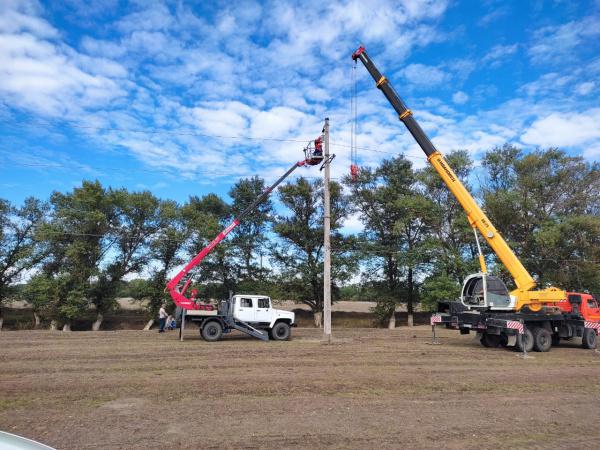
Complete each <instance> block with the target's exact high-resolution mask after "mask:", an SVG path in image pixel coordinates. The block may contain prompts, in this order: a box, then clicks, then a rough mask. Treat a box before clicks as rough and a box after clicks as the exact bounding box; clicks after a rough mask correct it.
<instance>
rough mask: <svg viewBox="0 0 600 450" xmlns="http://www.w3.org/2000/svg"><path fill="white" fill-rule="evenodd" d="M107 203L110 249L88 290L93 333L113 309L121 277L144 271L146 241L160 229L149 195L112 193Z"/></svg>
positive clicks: (148, 193)
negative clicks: (109, 208) (93, 314)
mask: <svg viewBox="0 0 600 450" xmlns="http://www.w3.org/2000/svg"><path fill="white" fill-rule="evenodd" d="M108 199H109V201H110V202H111V204H112V208H113V212H112V214H113V217H114V218H113V220H112V224H111V229H110V230H109V231H108V239H109V241H110V243H109V245H110V246H111V249H110V252H108V253H107V254H106V257H105V261H104V262H103V264H102V266H101V268H100V269H99V270H98V275H97V277H96V280H95V281H93V282H92V284H91V287H90V290H89V295H90V301H91V302H92V304H93V305H94V306H95V307H96V311H97V316H96V321H95V322H94V324H93V325H92V329H93V330H94V331H98V330H99V329H100V326H101V325H102V320H103V318H104V314H106V313H107V312H108V311H110V310H111V309H114V308H115V306H116V294H117V291H118V289H119V285H120V283H121V280H122V279H123V277H124V276H126V275H128V274H131V273H136V272H137V273H139V272H140V271H142V270H143V269H144V268H145V266H146V264H147V263H148V260H149V255H148V248H147V247H148V244H149V239H150V237H151V236H152V235H153V234H154V233H156V232H157V230H158V229H159V226H160V213H159V207H158V206H159V201H158V199H157V198H156V197H154V196H153V195H152V194H151V193H150V192H148V191H144V192H132V193H130V192H128V191H127V190H126V189H119V190H116V191H112V190H111V191H109V192H108Z"/></svg>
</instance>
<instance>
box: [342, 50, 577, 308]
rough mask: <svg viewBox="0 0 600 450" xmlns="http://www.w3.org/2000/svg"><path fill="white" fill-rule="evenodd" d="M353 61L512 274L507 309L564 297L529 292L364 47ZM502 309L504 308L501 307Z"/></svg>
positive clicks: (529, 282) (514, 262) (524, 277)
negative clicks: (510, 302) (364, 71)
mask: <svg viewBox="0 0 600 450" xmlns="http://www.w3.org/2000/svg"><path fill="white" fill-rule="evenodd" d="M352 59H354V61H357V60H360V61H361V62H362V63H363V65H364V66H365V68H366V69H367V71H368V72H369V74H370V75H371V76H372V77H373V79H374V80H375V83H376V86H377V88H379V89H380V90H381V91H382V92H383V94H384V95H385V97H386V98H387V100H388V101H389V102H390V104H391V105H392V107H393V108H394V109H395V110H396V113H398V118H399V119H400V120H401V121H402V122H403V123H404V125H405V126H406V128H408V131H409V132H410V133H411V134H412V136H413V137H414V139H415V140H416V141H417V143H418V144H419V146H420V147H421V149H422V150H423V151H424V152H425V155H427V160H428V161H429V163H430V164H431V165H432V166H433V167H434V168H435V170H436V171H437V173H438V174H439V175H440V177H441V178H442V180H443V181H444V183H445V184H446V186H448V189H450V192H452V194H453V195H454V197H455V198H456V199H457V200H458V202H459V203H460V205H461V206H462V208H463V210H464V211H465V212H466V214H467V217H468V219H469V223H470V224H471V226H472V227H473V228H475V229H477V230H479V232H480V233H481V235H482V236H483V237H484V238H485V240H486V241H487V243H488V244H489V246H490V247H491V249H492V250H493V251H494V253H495V254H496V255H497V256H498V258H499V259H500V261H502V263H503V264H504V266H505V267H506V268H507V269H508V271H509V272H510V274H511V275H512V277H513V279H514V281H515V285H516V286H517V289H515V290H514V291H512V292H511V293H510V295H511V296H513V297H514V298H515V299H516V302H515V303H514V306H511V309H513V308H514V309H515V310H517V311H518V310H520V309H521V308H522V307H524V306H527V307H528V308H529V309H530V310H532V311H539V310H540V309H541V308H542V307H543V304H544V303H547V302H555V301H560V300H564V299H565V298H566V293H565V291H563V290H560V289H557V288H554V287H552V288H547V289H541V290H536V291H533V290H532V289H533V288H534V287H535V286H536V283H535V281H534V279H533V277H532V276H531V275H530V274H529V272H528V271H527V269H525V267H524V266H523V264H522V263H521V261H520V260H519V258H517V256H516V255H515V253H514V252H513V251H512V249H511V248H510V246H509V245H508V244H507V243H506V241H505V240H504V239H503V238H502V236H501V235H500V233H499V232H498V230H496V228H495V227H494V226H493V225H492V223H491V222H490V220H489V219H488V217H487V216H486V215H485V213H484V212H483V211H482V209H481V208H480V207H479V205H478V204H477V202H476V201H475V199H474V198H473V196H472V195H471V194H470V193H469V191H467V189H466V188H465V186H464V185H463V184H462V183H461V181H460V180H459V179H458V177H457V176H456V174H455V173H454V171H453V170H452V168H451V167H450V165H449V164H448V162H447V161H446V160H445V159H444V157H443V155H442V154H441V153H440V152H439V151H438V150H437V149H436V148H435V146H434V145H433V143H432V142H431V140H430V139H429V137H428V136H427V135H426V134H425V132H424V131H423V129H422V128H421V126H420V125H419V124H418V123H417V121H416V120H415V118H414V117H413V114H412V111H411V110H410V109H408V108H407V107H406V105H405V104H404V102H403V101H402V99H401V98H400V96H399V95H398V94H397V93H396V91H395V90H394V88H393V87H392V85H391V84H390V83H389V81H388V79H387V78H386V77H384V76H383V75H382V74H381V72H379V70H378V69H377V67H375V65H374V64H373V62H372V61H371V59H370V58H369V56H368V55H367V52H366V51H365V49H364V47H360V48H358V50H356V51H355V52H354V53H353V54H352ZM480 264H481V268H482V272H483V274H480V275H483V277H482V278H483V283H482V284H483V286H484V287H485V284H486V282H485V278H486V277H485V272H486V269H485V263H484V261H483V258H482V257H481V255H480ZM482 306H483V307H486V308H487V307H490V305H489V304H488V303H487V302H484V304H483V305H482ZM505 309H506V308H505Z"/></svg>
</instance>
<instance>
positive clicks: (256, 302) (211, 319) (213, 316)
mask: <svg viewBox="0 0 600 450" xmlns="http://www.w3.org/2000/svg"><path fill="white" fill-rule="evenodd" d="M185 318H186V319H187V320H188V321H191V322H194V323H196V324H197V325H198V328H199V329H200V336H202V338H203V339H204V340H205V341H208V342H215V341H218V340H220V339H221V337H222V336H223V334H226V333H230V332H231V331H233V330H238V331H241V332H242V333H245V334H247V335H249V336H252V337H255V338H257V339H260V340H263V341H267V340H269V338H270V339H272V340H274V341H287V340H289V339H290V338H291V333H292V330H291V328H292V327H295V326H296V323H295V314H294V313H293V312H291V311H284V310H281V309H275V308H273V307H272V304H271V299H270V298H269V297H267V296H264V295H247V294H238V295H234V296H232V297H231V298H230V299H228V300H223V301H222V302H221V303H220V304H219V307H218V309H210V308H207V309H190V310H186V313H185Z"/></svg>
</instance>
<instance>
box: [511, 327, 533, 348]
mask: <svg viewBox="0 0 600 450" xmlns="http://www.w3.org/2000/svg"><path fill="white" fill-rule="evenodd" d="M523 344H524V345H525V351H527V352H530V351H531V350H533V334H532V333H531V330H530V329H529V328H527V327H525V334H523V335H521V336H518V337H517V345H515V349H516V350H517V351H519V352H522V351H523Z"/></svg>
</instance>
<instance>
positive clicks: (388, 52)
mask: <svg viewBox="0 0 600 450" xmlns="http://www.w3.org/2000/svg"><path fill="white" fill-rule="evenodd" d="M87 3H92V6H89V5H87ZM598 42H600V2H599V1H558V0H556V1H550V0H549V1H512V2H511V1H495V0H487V1H486V0H484V1H456V2H451V1H427V0H405V1H385V0H376V1H370V2H364V1H346V2H335V1H332V2H323V1H299V2H284V1H273V2H253V1H248V2H243V1H240V2H236V1H227V2H210V1H209V2H196V3H192V2H182V1H181V2H161V1H148V2H131V3H125V2H120V1H116V0H106V1H95V2H84V1H81V0H62V1H56V2H48V3H46V2H44V3H39V2H35V1H15V0H3V1H2V2H0V197H3V198H7V199H9V200H11V201H14V202H16V203H20V202H21V201H22V200H23V199H24V198H25V197H26V196H29V195H35V196H38V197H41V198H47V197H48V196H49V194H50V193H51V192H52V191H53V190H60V191H66V190H70V189H71V188H72V187H74V186H76V185H78V184H80V183H81V180H82V179H94V178H97V179H99V180H100V181H101V182H102V183H103V184H104V185H106V186H113V187H121V186H125V187H127V188H129V189H133V190H141V189H149V190H151V191H152V192H153V193H155V194H156V195H157V196H160V197H163V198H172V199H175V200H178V201H185V200H186V199H187V198H188V196H189V195H194V194H196V195H202V194H205V193H208V192H217V193H219V194H222V195H224V194H226V192H227V191H228V190H229V188H230V187H231V185H232V184H233V183H234V182H235V181H236V180H237V179H238V178H239V177H244V176H250V175H253V174H258V175H261V176H263V177H266V178H267V180H268V181H270V180H273V179H274V177H275V176H277V175H278V174H280V173H282V172H283V171H284V170H285V169H286V168H287V167H289V166H290V165H291V163H292V162H293V161H296V160H298V159H300V158H301V149H302V147H303V143H304V142H305V141H308V140H309V139H310V138H314V137H316V136H317V135H318V134H319V132H320V130H321V127H322V123H323V118H324V117H329V118H330V120H331V133H332V138H331V139H332V144H333V145H332V151H333V152H335V153H336V154H337V159H336V160H335V163H334V166H333V175H334V176H335V177H340V176H342V175H344V174H346V173H348V166H349V164H350V155H349V153H350V151H349V148H348V147H347V145H348V144H349V141H350V125H351V115H350V88H351V81H350V79H351V71H352V66H353V63H352V61H351V58H350V55H351V53H352V52H353V51H354V50H355V49H356V47H358V45H359V44H360V43H364V45H365V46H366V48H367V51H368V52H369V54H370V56H371V58H372V59H373V60H374V61H375V62H376V64H377V65H378V67H379V68H380V70H381V71H382V72H383V73H384V74H386V75H387V76H388V78H390V80H391V81H392V84H393V85H394V86H395V88H396V90H397V91H398V92H399V93H400V95H401V96H402V97H404V99H405V101H406V103H407V104H408V105H409V107H411V109H412V110H413V111H414V112H415V117H416V118H417V120H419V121H420V122H421V125H422V126H423V128H424V129H425V130H426V131H427V132H428V133H429V134H430V136H431V137H432V140H433V142H434V143H435V144H436V146H437V147H438V148H439V149H440V150H441V151H442V152H448V151H450V150H452V149H467V150H469V152H471V154H472V156H473V158H475V159H476V160H477V159H478V158H479V157H480V156H481V154H482V152H484V151H485V150H488V149H490V148H492V147H494V146H496V145H502V144H503V143H505V142H510V143H514V144H516V145H519V146H521V147H523V148H524V149H526V150H527V149H534V148H536V147H548V146H559V147H561V148H564V149H565V150H567V151H568V152H569V153H571V154H574V155H582V156H584V157H585V158H586V159H587V160H590V161H591V160H598V159H600V105H599V104H598V88H599V86H600V51H599V50H600V44H598ZM356 73H357V76H358V84H359V97H358V110H359V135H358V144H359V146H362V147H366V148H367V149H365V150H359V163H360V164H361V165H376V164H377V163H378V162H379V161H381V159H382V158H385V157H390V156H392V155H395V154H398V153H405V154H406V155H407V156H408V157H409V158H411V159H412V160H413V161H414V163H415V165H417V166H422V165H423V164H424V163H425V161H424V159H423V157H422V153H421V150H420V149H418V148H417V147H416V145H415V144H414V142H413V141H412V139H411V138H410V136H409V135H408V133H406V132H405V130H404V127H403V126H402V125H401V124H400V123H399V122H398V121H397V119H396V117H395V115H394V112H393V110H392V109H391V107H390V106H389V105H388V104H387V103H386V101H385V99H384V98H383V96H382V95H381V94H380V92H378V91H377V90H376V89H375V88H374V86H373V82H372V80H370V78H369V77H368V75H367V73H366V71H365V70H364V68H363V67H361V66H359V67H358V68H357V70H356ZM219 136H221V137H219ZM236 136H237V137H240V139H234V138H232V137H236ZM264 139H267V140H264ZM299 173H300V174H303V175H309V176H319V175H320V174H319V173H318V171H317V170H316V169H314V168H313V169H311V170H310V171H304V170H302V171H300V172H299ZM355 222H356V221H355ZM349 226H351V224H349Z"/></svg>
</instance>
